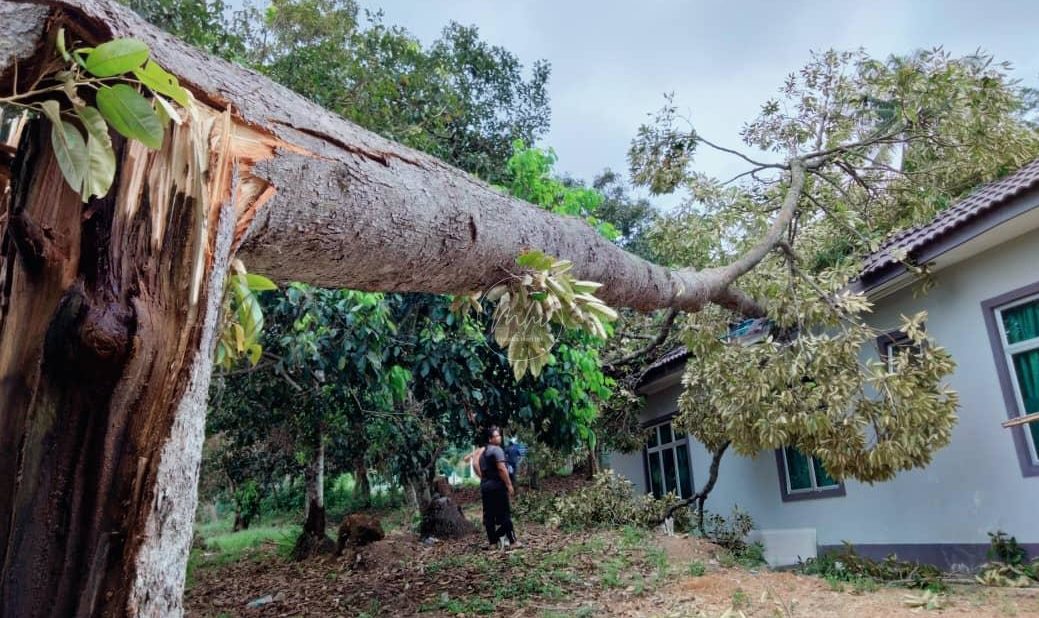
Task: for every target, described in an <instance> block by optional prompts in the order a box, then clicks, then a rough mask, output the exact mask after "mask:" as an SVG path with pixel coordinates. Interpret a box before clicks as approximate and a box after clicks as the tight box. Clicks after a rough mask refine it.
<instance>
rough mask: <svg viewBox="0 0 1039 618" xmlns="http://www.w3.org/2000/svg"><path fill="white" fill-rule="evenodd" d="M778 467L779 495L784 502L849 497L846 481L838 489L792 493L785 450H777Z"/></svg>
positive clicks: (830, 488)
mask: <svg viewBox="0 0 1039 618" xmlns="http://www.w3.org/2000/svg"><path fill="white" fill-rule="evenodd" d="M776 467H777V468H778V469H779V495H780V496H781V497H782V498H783V502H797V501H799V500H818V499H821V498H837V497H839V496H844V495H847V493H848V492H847V490H846V489H845V488H844V481H839V482H838V483H837V486H836V487H828V488H826V489H815V490H812V491H798V492H794V493H791V492H789V491H787V487H789V486H790V484H789V483H788V482H787V469H786V460H785V459H784V458H783V449H781V448H777V449H776Z"/></svg>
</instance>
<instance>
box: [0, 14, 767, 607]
mask: <svg viewBox="0 0 1039 618" xmlns="http://www.w3.org/2000/svg"><path fill="white" fill-rule="evenodd" d="M60 27H64V28H65V29H66V31H67V32H68V33H69V35H70V36H72V37H75V38H76V39H78V40H82V41H84V42H85V43H86V44H88V45H97V44H99V43H101V42H104V41H105V40H109V39H111V38H115V37H120V36H133V37H136V38H138V39H140V40H142V41H144V42H145V43H147V44H148V45H149V47H150V50H151V56H152V58H153V59H155V60H156V61H157V62H158V63H159V64H161V65H163V66H165V67H166V68H167V69H169V70H171V71H173V72H174V73H176V74H177V76H178V77H179V78H180V79H181V82H182V84H184V85H185V86H186V87H187V88H188V89H189V90H191V91H192V93H193V94H194V96H195V97H196V99H197V100H198V101H199V105H198V112H197V116H196V117H195V119H194V120H191V121H189V122H187V123H186V124H185V125H183V126H181V127H178V128H176V129H175V130H172V131H171V132H169V133H168V134H167V136H166V139H165V140H164V145H163V148H162V149H161V150H159V151H156V152H153V151H148V150H146V149H145V148H144V147H143V146H141V145H140V144H139V143H136V142H131V143H123V142H122V141H121V140H120V139H116V140H115V141H116V145H117V148H118V157H119V170H118V172H117V178H116V183H115V185H114V186H113V189H112V190H111V191H110V194H109V195H108V196H107V197H105V198H102V199H94V200H91V201H90V202H89V203H88V204H86V205H83V204H81V203H80V200H79V197H78V196H77V195H75V194H74V193H73V192H72V191H70V190H69V189H68V188H67V187H66V184H65V182H64V181H63V179H62V177H61V174H60V171H59V170H58V167H57V164H56V161H55V159H54V155H53V153H52V152H51V150H50V143H49V140H48V139H47V131H49V127H48V125H47V124H46V123H45V122H43V121H36V122H34V123H33V124H32V125H31V126H30V127H29V128H28V130H27V131H26V133H25V137H24V139H23V140H22V142H21V145H20V147H19V148H18V150H17V152H16V154H15V155H14V157H13V160H12V161H11V173H10V174H4V175H0V176H3V177H4V178H5V179H6V178H7V177H8V176H9V177H10V180H9V183H10V191H3V189H4V187H0V196H3V198H2V199H3V200H5V201H6V204H4V206H5V211H6V213H7V215H8V216H7V217H6V218H5V219H4V223H3V224H2V225H3V226H4V228H3V229H0V234H2V239H0V599H2V600H0V603H2V604H3V607H2V609H3V610H4V614H5V615H16V616H29V617H32V616H44V615H54V616H58V615H60V616H64V615H113V616H114V615H148V616H168V615H178V614H180V613H181V611H182V609H181V592H182V588H183V581H184V569H185V565H186V562H187V556H188V549H189V547H190V543H191V527H192V521H193V516H194V511H195V506H196V499H197V496H196V489H197V480H198V468H199V465H200V458H201V445H202V438H203V428H204V417H205V397H206V393H207V389H208V384H209V376H210V370H211V356H212V354H211V353H212V348H213V345H214V335H215V333H216V331H217V327H218V324H219V321H220V317H221V315H220V314H221V305H220V301H221V297H222V293H223V288H224V279H225V276H226V273H227V270H228V268H229V264H230V260H231V257H232V256H233V255H234V254H235V253H236V252H237V254H238V255H240V256H241V257H242V258H243V259H244V261H245V262H246V264H247V266H248V267H249V268H250V270H253V271H256V272H260V273H264V274H267V275H269V276H271V277H273V278H275V279H276V280H279V281H288V280H300V281H305V282H309V283H312V284H315V285H324V286H337V287H352V288H357V289H367V290H384V291H421V292H436V293H461V292H474V291H478V290H482V289H486V288H488V287H490V286H491V285H493V284H495V283H497V282H498V281H500V280H501V279H502V278H503V277H505V276H507V274H508V273H509V272H510V271H514V270H515V269H516V266H515V259H516V257H517V256H518V255H519V254H521V253H522V252H524V251H526V250H529V249H538V250H541V251H544V252H545V253H548V254H551V255H554V256H556V257H559V258H565V259H570V260H573V261H574V262H575V264H576V274H577V275H578V276H580V277H581V278H583V279H591V280H597V281H600V282H602V283H603V284H604V287H603V288H602V290H601V293H600V296H601V297H602V298H603V299H604V300H605V301H606V302H608V303H611V304H614V305H626V306H631V307H634V308H637V309H641V310H650V309H655V308H660V307H676V308H679V309H682V310H696V309H699V308H701V307H702V306H703V305H704V304H705V303H707V302H718V303H721V304H723V305H725V306H728V307H731V308H734V309H736V310H739V311H743V312H746V313H749V314H752V315H760V314H761V313H762V311H761V308H760V307H759V306H758V305H757V304H756V303H754V301H753V300H752V299H749V298H747V297H746V296H745V295H743V294H741V293H739V292H738V291H735V290H730V289H728V288H726V285H727V283H728V280H727V279H728V277H729V275H730V274H731V273H730V272H729V271H725V272H723V273H717V272H716V273H700V272H694V271H671V270H668V269H666V268H662V267H659V266H656V265H653V264H650V263H648V262H645V261H643V260H641V259H639V258H636V257H634V256H631V255H629V254H627V253H625V252H624V251H622V250H621V249H619V248H617V247H616V246H614V245H612V244H610V243H608V242H606V241H605V240H604V239H603V238H602V237H600V236H599V235H598V234H597V233H595V232H594V231H593V230H592V229H591V228H589V227H588V226H587V225H585V224H584V223H583V222H582V221H580V220H577V219H574V218H564V217H558V216H555V215H552V214H550V213H547V212H545V211H543V210H540V209H537V208H535V207H533V206H530V205H528V204H525V203H522V202H519V201H517V200H514V199H511V198H508V197H506V196H504V195H502V194H501V193H499V192H498V191H496V190H494V189H492V188H490V187H489V186H487V185H486V184H484V183H482V182H480V181H478V180H476V179H474V178H472V177H471V176H468V175H466V174H464V173H462V172H459V171H457V170H455V169H453V168H451V167H449V166H447V165H446V164H444V163H442V162H440V161H438V160H436V159H434V158H432V157H429V156H427V155H424V154H421V153H418V152H415V151H412V150H409V149H407V148H404V147H402V146H399V145H397V144H394V143H392V142H389V141H387V140H385V139H382V138H380V137H378V136H376V135H374V134H372V133H370V132H367V131H364V130H362V129H360V128H358V127H357V126H356V125H353V124H352V123H350V122H347V121H345V120H342V119H340V118H337V117H335V116H334V115H332V114H330V113H328V112H326V111H324V110H322V109H320V108H318V107H316V106H315V105H313V104H311V103H309V102H307V101H305V100H304V99H302V98H301V97H299V96H297V95H295V94H293V93H291V92H290V91H288V90H286V89H284V88H282V87H280V86H277V85H275V84H273V83H271V82H270V81H268V80H266V79H265V78H263V77H261V76H260V75H258V74H256V73H254V72H251V71H248V70H245V69H242V68H240V67H237V66H234V65H231V64H228V63H225V62H223V61H220V60H216V59H213V58H208V57H206V56H205V55H204V54H202V53H201V52H199V51H197V50H194V49H193V48H191V47H189V46H187V45H185V44H184V43H181V42H180V41H177V40H176V39H174V38H172V37H170V36H168V35H166V34H164V33H162V32H159V31H158V30H157V29H155V28H153V27H151V26H150V25H148V24H146V23H145V22H144V21H143V20H141V19H140V18H138V17H137V16H136V15H134V14H133V13H132V12H130V11H129V10H128V9H126V8H125V7H123V6H122V5H120V4H117V3H116V2H115V0H67V1H58V0H55V1H52V2H39V3H37V4H32V3H25V4H21V3H11V2H7V1H6V0H0V96H6V95H9V94H11V93H12V92H13V91H14V90H16V89H18V90H19V91H24V89H25V88H26V86H27V85H29V84H31V83H32V81H33V80H34V79H35V78H36V77H38V76H39V74H40V72H41V71H43V70H44V67H46V66H47V65H48V64H49V61H50V60H51V59H53V58H54V57H55V51H54V50H53V48H52V47H51V45H52V41H53V40H54V35H55V33H56V31H57V29H58V28H60ZM16 63H17V71H15V70H14V67H15V66H16ZM16 81H17V83H15V82H16ZM115 137H116V138H118V136H115ZM191 143H196V144H205V145H206V148H207V149H208V152H205V153H204V155H205V156H203V157H202V158H201V159H200V160H199V161H198V162H197V163H196V162H194V159H192V157H191V156H190V155H185V148H189V147H190V144H191ZM0 182H3V183H5V184H6V183H7V182H8V181H7V180H3V181H0ZM741 266H742V265H741ZM317 512H318V511H315V517H317ZM311 528H314V529H317V528H318V526H317V523H314V525H312V526H311Z"/></svg>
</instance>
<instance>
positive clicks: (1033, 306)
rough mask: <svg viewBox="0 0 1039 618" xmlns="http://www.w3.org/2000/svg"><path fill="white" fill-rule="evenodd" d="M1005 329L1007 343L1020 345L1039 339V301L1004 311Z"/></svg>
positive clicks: (1002, 312)
mask: <svg viewBox="0 0 1039 618" xmlns="http://www.w3.org/2000/svg"><path fill="white" fill-rule="evenodd" d="M1000 313H1001V314H1002V316H1003V329H1004V330H1005V331H1006V334H1007V343H1018V342H1020V341H1026V340H1028V339H1034V338H1035V337H1039V300H1034V301H1032V302H1030V303H1025V304H1023V305H1018V306H1016V307H1011V308H1010V309H1004V310H1002V311H1001V312H1000Z"/></svg>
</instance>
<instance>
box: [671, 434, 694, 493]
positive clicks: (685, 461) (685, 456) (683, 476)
mask: <svg viewBox="0 0 1039 618" xmlns="http://www.w3.org/2000/svg"><path fill="white" fill-rule="evenodd" d="M675 455H678V488H679V489H680V490H682V493H681V497H683V498H688V497H690V496H692V495H693V481H692V479H690V478H689V476H690V474H689V446H688V445H685V444H683V445H681V446H679V447H677V448H676V449H675Z"/></svg>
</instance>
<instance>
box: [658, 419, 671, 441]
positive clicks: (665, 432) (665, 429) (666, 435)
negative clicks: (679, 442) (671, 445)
mask: <svg viewBox="0 0 1039 618" xmlns="http://www.w3.org/2000/svg"><path fill="white" fill-rule="evenodd" d="M673 440H674V438H673V437H672V436H671V423H665V424H663V425H661V426H660V443H661V444H667V443H668V442H672V441H673Z"/></svg>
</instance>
